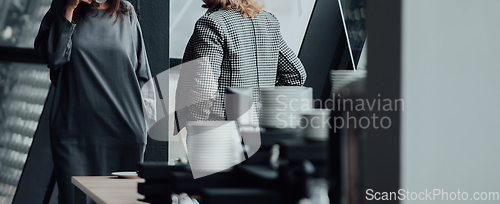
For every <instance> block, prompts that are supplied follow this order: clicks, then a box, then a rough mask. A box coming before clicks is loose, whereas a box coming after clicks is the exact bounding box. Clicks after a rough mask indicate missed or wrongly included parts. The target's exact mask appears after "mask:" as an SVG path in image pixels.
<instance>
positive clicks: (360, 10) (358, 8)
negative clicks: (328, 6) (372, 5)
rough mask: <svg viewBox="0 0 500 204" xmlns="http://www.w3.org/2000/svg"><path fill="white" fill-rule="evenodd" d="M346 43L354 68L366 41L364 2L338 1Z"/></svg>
mask: <svg viewBox="0 0 500 204" xmlns="http://www.w3.org/2000/svg"><path fill="white" fill-rule="evenodd" d="M339 5H340V8H341V13H342V19H343V21H344V28H345V31H346V35H347V43H348V44H349V51H350V54H351V60H352V62H353V66H354V67H355V68H356V67H357V65H358V62H359V60H360V57H361V53H362V51H363V47H364V45H365V41H366V29H365V5H366V4H365V0H339Z"/></svg>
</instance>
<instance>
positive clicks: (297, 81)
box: [273, 16, 307, 86]
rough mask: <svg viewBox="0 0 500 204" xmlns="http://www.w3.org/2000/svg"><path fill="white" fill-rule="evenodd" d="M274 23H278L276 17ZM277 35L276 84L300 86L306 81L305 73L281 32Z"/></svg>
mask: <svg viewBox="0 0 500 204" xmlns="http://www.w3.org/2000/svg"><path fill="white" fill-rule="evenodd" d="M273 17H274V16H273ZM275 20H276V22H277V23H276V24H277V25H278V30H279V23H278V19H276V17H275ZM278 35H279V38H278V39H279V58H278V70H277V73H276V86H302V85H304V83H305V82H306V78H307V74H306V70H305V69H304V66H303V65H302V62H300V59H299V58H298V57H297V56H296V55H295V54H294V53H293V51H292V49H290V47H288V45H287V44H286V42H285V40H283V36H282V35H281V32H279V33H278Z"/></svg>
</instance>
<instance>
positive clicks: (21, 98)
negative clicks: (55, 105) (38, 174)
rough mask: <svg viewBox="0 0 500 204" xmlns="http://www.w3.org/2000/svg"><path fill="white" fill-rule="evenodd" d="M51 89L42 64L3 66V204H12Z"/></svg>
mask: <svg viewBox="0 0 500 204" xmlns="http://www.w3.org/2000/svg"><path fill="white" fill-rule="evenodd" d="M49 88H50V79H49V69H47V67H46V66H45V65H41V64H25V63H8V62H0V203H11V202H12V199H13V197H14V194H15V192H16V188H17V184H18V182H19V179H20V177H21V173H22V170H23V167H24V163H25V162H26V158H27V157H28V151H29V149H30V147H31V143H32V141H33V136H34V135H35V131H36V128H37V126H38V121H39V119H40V115H41V113H42V110H43V105H44V103H45V99H46V98H47V94H48V92H49Z"/></svg>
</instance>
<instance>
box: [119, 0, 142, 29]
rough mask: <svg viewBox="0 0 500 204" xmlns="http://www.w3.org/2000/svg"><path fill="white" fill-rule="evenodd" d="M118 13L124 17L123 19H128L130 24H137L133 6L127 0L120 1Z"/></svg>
mask: <svg viewBox="0 0 500 204" xmlns="http://www.w3.org/2000/svg"><path fill="white" fill-rule="evenodd" d="M120 12H121V13H123V15H125V16H124V17H125V18H129V19H130V22H132V24H135V23H136V22H138V19H137V13H136V12H135V8H134V5H132V3H130V2H129V1H127V0H121V1H120Z"/></svg>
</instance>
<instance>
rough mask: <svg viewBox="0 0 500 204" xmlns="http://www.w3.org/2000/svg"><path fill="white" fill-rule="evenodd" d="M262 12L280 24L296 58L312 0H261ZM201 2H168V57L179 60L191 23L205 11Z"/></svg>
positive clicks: (311, 7) (195, 0) (188, 36)
mask: <svg viewBox="0 0 500 204" xmlns="http://www.w3.org/2000/svg"><path fill="white" fill-rule="evenodd" d="M264 2H265V5H266V7H265V10H267V11H269V12H271V13H273V14H274V15H275V16H276V17H277V18H278V20H279V21H280V25H281V33H282V35H283V38H284V39H285V41H286V42H287V44H288V46H290V47H291V48H292V50H293V51H294V52H295V54H296V55H298V54H299V53H298V52H299V50H300V47H301V45H302V40H303V38H304V34H305V31H306V29H307V25H308V23H309V18H310V16H311V14H312V10H313V8H314V4H315V3H316V0H265V1H264ZM201 5H203V1H202V0H171V1H170V57H171V58H182V55H183V54H184V49H185V48H186V44H187V42H188V40H189V38H190V37H191V34H192V33H193V29H194V24H195V23H196V20H198V18H200V17H201V16H202V15H203V14H204V13H205V12H206V9H204V8H201Z"/></svg>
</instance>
